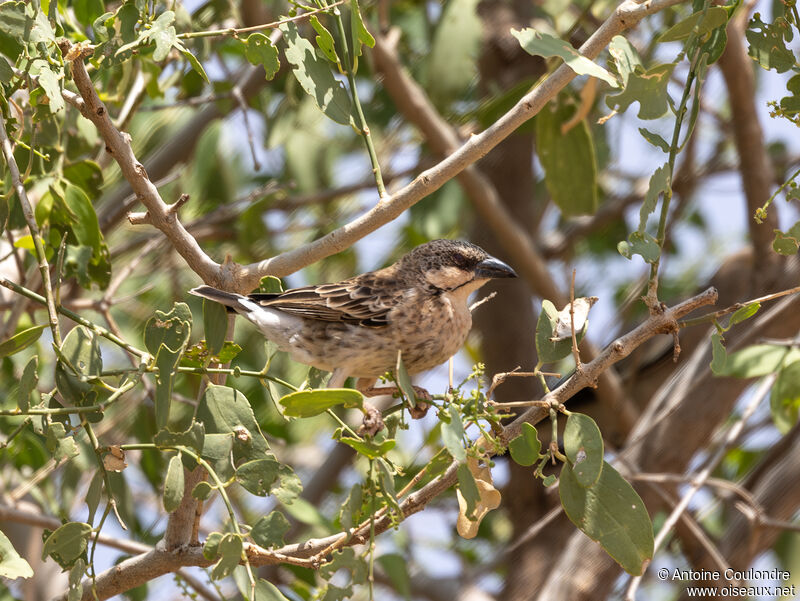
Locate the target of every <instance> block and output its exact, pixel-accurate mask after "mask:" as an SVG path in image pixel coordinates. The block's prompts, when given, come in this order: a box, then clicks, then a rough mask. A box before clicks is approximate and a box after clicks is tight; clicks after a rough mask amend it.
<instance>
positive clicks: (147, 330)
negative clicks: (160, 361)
mask: <svg viewBox="0 0 800 601" xmlns="http://www.w3.org/2000/svg"><path fill="white" fill-rule="evenodd" d="M191 332H192V311H191V310H190V309H189V305H187V304H186V303H173V305H172V309H170V311H169V313H164V312H163V311H156V312H155V315H154V316H153V317H151V318H150V319H148V320H147V323H146V324H145V326H144V345H145V346H146V347H147V350H148V351H150V354H151V355H155V354H156V353H158V349H159V348H160V347H161V345H162V344H164V345H166V346H167V347H169V348H170V349H171V350H173V351H177V350H180V349H182V348H183V347H184V345H186V343H187V341H188V340H189V336H190V335H191Z"/></svg>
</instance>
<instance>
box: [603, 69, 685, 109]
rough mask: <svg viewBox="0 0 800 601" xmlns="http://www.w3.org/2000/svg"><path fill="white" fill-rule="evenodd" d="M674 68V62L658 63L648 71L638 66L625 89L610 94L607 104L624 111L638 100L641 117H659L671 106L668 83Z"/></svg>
mask: <svg viewBox="0 0 800 601" xmlns="http://www.w3.org/2000/svg"><path fill="white" fill-rule="evenodd" d="M674 68H675V64H674V63H668V64H666V65H656V66H654V67H652V68H650V69H648V70H647V71H645V70H644V69H643V68H642V67H637V68H636V70H635V71H634V72H633V73H631V74H630V76H629V77H628V83H627V84H625V89H624V90H623V91H622V92H620V93H619V94H615V95H613V96H608V97H607V98H606V104H607V105H608V107H609V108H611V109H614V110H617V111H619V112H624V111H625V110H627V108H628V107H629V106H630V105H631V104H632V103H634V102H638V103H639V114H638V117H639V119H658V118H659V117H661V116H663V115H664V114H665V113H666V112H667V109H668V108H669V102H668V99H669V96H668V95H667V85H668V84H669V78H670V76H671V75H672V70H673V69H674Z"/></svg>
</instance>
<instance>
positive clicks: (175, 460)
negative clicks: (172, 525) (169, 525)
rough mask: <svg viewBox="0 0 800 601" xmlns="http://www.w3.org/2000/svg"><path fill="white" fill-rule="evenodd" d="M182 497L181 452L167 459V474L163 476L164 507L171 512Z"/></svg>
mask: <svg viewBox="0 0 800 601" xmlns="http://www.w3.org/2000/svg"><path fill="white" fill-rule="evenodd" d="M182 498H183V462H182V461H181V454H180V453H178V454H177V455H174V456H173V457H172V459H170V460H169V465H168V466H167V475H166V476H165V477H164V509H165V510H166V511H167V513H172V512H173V511H175V510H176V509H177V508H178V505H180V504H181V499H182Z"/></svg>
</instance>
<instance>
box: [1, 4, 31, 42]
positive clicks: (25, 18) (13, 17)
mask: <svg viewBox="0 0 800 601" xmlns="http://www.w3.org/2000/svg"><path fill="white" fill-rule="evenodd" d="M26 4H28V3H27V2H3V3H0V31H2V32H3V33H5V34H8V36H9V37H10V38H12V39H16V40H24V39H25V36H26V33H27V32H28V31H30V28H31V27H32V25H33V19H32V18H31V17H30V15H28V14H27V12H26V10H25V8H26Z"/></svg>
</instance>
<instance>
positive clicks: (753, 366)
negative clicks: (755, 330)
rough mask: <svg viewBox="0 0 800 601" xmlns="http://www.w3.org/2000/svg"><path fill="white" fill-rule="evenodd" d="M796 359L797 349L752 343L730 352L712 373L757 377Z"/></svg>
mask: <svg viewBox="0 0 800 601" xmlns="http://www.w3.org/2000/svg"><path fill="white" fill-rule="evenodd" d="M712 338H713V336H712ZM798 359H800V350H798V349H793V348H790V347H787V346H778V345H772V344H754V345H752V346H747V347H745V348H743V349H741V350H738V351H735V352H733V353H730V354H729V355H728V357H727V360H726V361H725V362H724V364H723V366H722V369H718V370H717V371H714V375H717V376H731V377H734V378H759V377H761V376H766V375H768V374H771V373H775V372H776V371H778V370H779V369H780V368H781V365H788V364H789V363H792V362H794V361H797V360H798ZM712 365H713V364H712Z"/></svg>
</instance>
